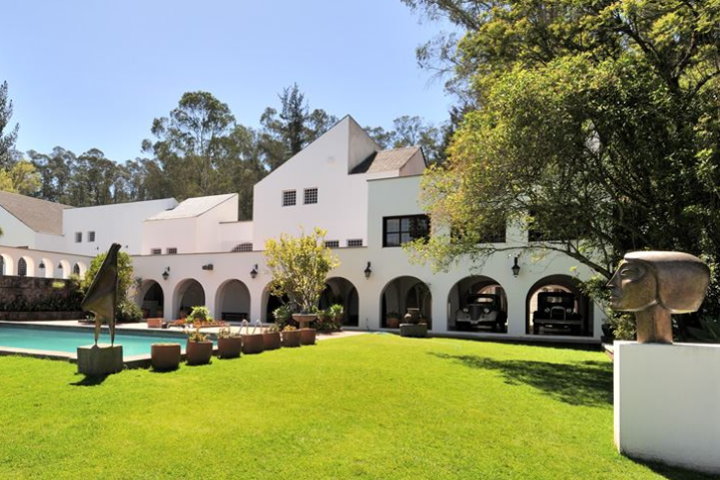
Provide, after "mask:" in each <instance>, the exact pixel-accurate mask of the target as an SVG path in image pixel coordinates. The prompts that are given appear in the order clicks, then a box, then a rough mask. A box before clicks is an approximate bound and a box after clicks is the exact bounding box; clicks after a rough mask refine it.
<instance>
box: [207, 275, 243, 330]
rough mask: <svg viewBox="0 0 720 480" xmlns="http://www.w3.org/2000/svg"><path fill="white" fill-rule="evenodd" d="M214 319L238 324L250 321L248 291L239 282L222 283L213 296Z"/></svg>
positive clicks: (234, 280) (233, 280) (228, 281)
mask: <svg viewBox="0 0 720 480" xmlns="http://www.w3.org/2000/svg"><path fill="white" fill-rule="evenodd" d="M215 317H216V318H220V319H222V320H227V321H233V322H238V321H242V320H248V321H250V290H249V289H248V287H247V285H245V283H243V282H242V281H240V280H237V279H230V280H227V281H225V282H223V284H222V285H220V287H218V289H217V293H216V294H215Z"/></svg>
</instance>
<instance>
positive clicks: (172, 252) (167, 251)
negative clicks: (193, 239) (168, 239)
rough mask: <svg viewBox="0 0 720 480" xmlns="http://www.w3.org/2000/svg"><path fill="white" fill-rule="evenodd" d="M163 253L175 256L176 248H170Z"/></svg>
mask: <svg viewBox="0 0 720 480" xmlns="http://www.w3.org/2000/svg"><path fill="white" fill-rule="evenodd" d="M165 253H167V254H168V255H175V254H177V248H176V247H170V248H168V249H167V250H165Z"/></svg>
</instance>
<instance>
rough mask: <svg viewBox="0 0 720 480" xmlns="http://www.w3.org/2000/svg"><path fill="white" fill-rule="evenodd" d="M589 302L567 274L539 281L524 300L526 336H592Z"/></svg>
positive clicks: (590, 305)
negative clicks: (530, 334)
mask: <svg viewBox="0 0 720 480" xmlns="http://www.w3.org/2000/svg"><path fill="white" fill-rule="evenodd" d="M592 331H593V318H592V302H591V300H590V298H588V296H587V295H585V294H583V293H582V291H580V288H579V281H578V280H577V279H575V278H573V277H570V276H568V275H550V276H548V277H545V278H543V279H540V280H538V281H537V282H536V283H535V284H534V285H533V286H532V287H530V290H529V291H528V295H527V299H526V320H525V333H528V334H529V333H532V334H534V335H582V336H588V335H592Z"/></svg>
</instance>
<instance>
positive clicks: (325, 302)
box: [319, 277, 360, 327]
mask: <svg viewBox="0 0 720 480" xmlns="http://www.w3.org/2000/svg"><path fill="white" fill-rule="evenodd" d="M335 303H338V304H340V305H342V306H343V309H344V313H343V320H342V325H344V326H348V327H357V326H358V322H359V314H358V312H359V304H360V300H359V297H358V292H357V288H355V285H354V284H353V283H352V282H351V281H350V280H348V279H347V278H344V277H331V278H328V279H327V280H326V281H325V290H324V291H323V293H322V295H321V296H320V305H319V307H320V308H323V309H324V308H328V307H329V306H330V305H332V304H335Z"/></svg>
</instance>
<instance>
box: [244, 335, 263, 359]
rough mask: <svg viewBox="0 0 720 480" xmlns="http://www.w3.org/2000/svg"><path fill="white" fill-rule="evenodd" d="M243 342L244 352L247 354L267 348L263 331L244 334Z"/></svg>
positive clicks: (260, 351)
mask: <svg viewBox="0 0 720 480" xmlns="http://www.w3.org/2000/svg"><path fill="white" fill-rule="evenodd" d="M242 343H243V345H242V352H243V353H244V354H246V355H247V354H252V353H262V351H263V350H264V349H265V344H264V342H263V334H262V333H255V334H252V335H243V336H242Z"/></svg>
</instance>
